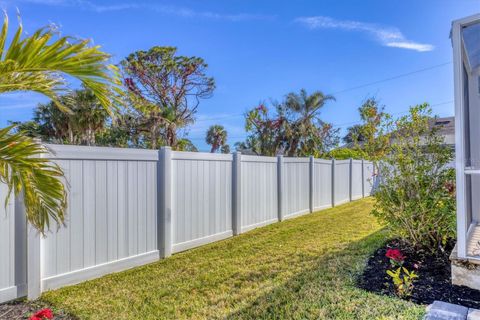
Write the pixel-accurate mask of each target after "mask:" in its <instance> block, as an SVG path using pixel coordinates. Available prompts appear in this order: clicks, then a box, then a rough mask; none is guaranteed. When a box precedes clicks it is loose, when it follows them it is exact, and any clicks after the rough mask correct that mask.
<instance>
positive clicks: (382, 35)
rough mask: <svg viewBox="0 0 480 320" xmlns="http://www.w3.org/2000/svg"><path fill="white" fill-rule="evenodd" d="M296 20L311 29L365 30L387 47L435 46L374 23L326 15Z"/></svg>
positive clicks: (419, 47)
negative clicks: (338, 18)
mask: <svg viewBox="0 0 480 320" xmlns="http://www.w3.org/2000/svg"><path fill="white" fill-rule="evenodd" d="M295 22H297V23H300V24H302V25H304V26H306V27H307V28H309V29H340V30H345V31H356V32H364V33H367V34H370V35H371V36H373V37H374V39H375V40H376V41H378V42H379V43H380V44H381V45H383V46H386V47H393V48H402V49H408V50H415V51H419V52H425V51H432V50H433V49H434V48H435V47H434V46H433V45H431V44H426V43H418V42H414V41H411V40H408V39H407V38H406V37H405V35H404V34H403V33H402V32H401V31H400V30H399V29H398V28H395V27H388V26H381V25H378V24H374V23H365V22H360V21H350V20H336V19H333V18H331V17H325V16H314V17H300V18H297V19H295Z"/></svg>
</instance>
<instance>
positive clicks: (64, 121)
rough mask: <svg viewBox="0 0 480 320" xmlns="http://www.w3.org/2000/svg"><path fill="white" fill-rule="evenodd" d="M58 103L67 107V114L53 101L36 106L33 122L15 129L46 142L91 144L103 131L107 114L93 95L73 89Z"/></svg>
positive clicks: (19, 124) (89, 92)
mask: <svg viewBox="0 0 480 320" xmlns="http://www.w3.org/2000/svg"><path fill="white" fill-rule="evenodd" d="M59 101H60V102H61V103H62V104H63V105H64V106H66V107H68V109H69V112H68V113H67V112H63V111H62V110H60V109H58V107H57V105H56V104H55V103H54V102H53V101H50V102H48V103H45V104H39V105H38V106H37V108H36V109H35V111H34V118H33V120H32V121H29V122H24V123H18V130H19V131H21V132H24V133H25V134H27V135H28V136H31V137H37V138H40V139H42V140H43V141H46V142H52V143H60V144H62V143H67V144H81V145H89V146H91V145H95V144H96V137H97V135H99V134H100V133H101V132H103V131H104V129H105V126H106V120H107V118H108V112H107V110H106V109H105V108H104V107H103V106H102V105H100V102H99V100H98V99H97V98H96V97H95V95H94V94H93V92H92V91H91V90H90V89H84V90H76V91H74V92H73V93H70V94H68V95H65V96H61V97H60V98H59Z"/></svg>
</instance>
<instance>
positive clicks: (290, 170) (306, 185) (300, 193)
mask: <svg viewBox="0 0 480 320" xmlns="http://www.w3.org/2000/svg"><path fill="white" fill-rule="evenodd" d="M282 183H283V195H282V196H283V198H282V203H283V204H282V207H283V210H284V217H285V218H290V217H294V216H297V215H300V214H303V213H307V212H309V211H310V203H309V190H310V159H309V158H284V162H283V181H282Z"/></svg>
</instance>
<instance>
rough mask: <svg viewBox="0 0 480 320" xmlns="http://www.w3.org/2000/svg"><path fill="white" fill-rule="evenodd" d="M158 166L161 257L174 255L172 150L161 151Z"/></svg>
mask: <svg viewBox="0 0 480 320" xmlns="http://www.w3.org/2000/svg"><path fill="white" fill-rule="evenodd" d="M159 155H160V157H159V160H160V161H159V166H158V185H157V188H158V193H159V194H158V200H159V201H158V219H157V226H158V229H157V230H158V231H157V232H158V236H157V237H158V238H157V239H158V248H159V250H160V256H161V257H163V258H165V257H169V256H171V255H172V218H173V217H172V149H171V148H170V147H162V148H161V149H160V154H159Z"/></svg>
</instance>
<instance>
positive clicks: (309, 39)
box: [0, 0, 480, 150]
mask: <svg viewBox="0 0 480 320" xmlns="http://www.w3.org/2000/svg"><path fill="white" fill-rule="evenodd" d="M0 5H1V7H3V8H4V9H6V10H7V12H8V13H9V14H10V16H11V20H15V19H13V17H14V15H15V10H16V9H15V8H18V9H19V10H20V12H21V17H22V20H23V24H24V26H25V29H26V30H27V31H30V32H32V31H34V30H35V29H37V28H38V27H41V26H44V25H46V24H48V23H51V22H53V23H55V24H57V25H59V26H60V27H61V32H62V33H63V34H66V35H72V36H78V37H81V38H91V39H93V41H94V43H95V44H99V45H101V46H102V47H103V49H104V50H105V51H107V52H108V53H110V54H112V55H113V62H118V61H120V60H121V59H122V58H124V57H125V56H126V55H128V54H129V53H130V52H133V51H135V50H146V49H148V48H150V47H152V46H155V45H160V46H163V45H165V46H167V45H168V46H176V47H178V52H179V54H182V55H195V56H200V57H202V58H204V59H205V61H206V62H207V63H208V64H209V68H208V73H209V75H211V76H213V77H214V78H215V79H216V83H217V89H216V90H215V93H214V96H213V98H211V99H209V100H205V101H202V103H201V104H200V107H199V112H198V117H197V118H198V120H197V123H196V124H195V125H194V126H193V127H192V128H191V129H190V130H189V133H188V135H189V138H190V139H192V141H193V142H194V143H195V144H196V145H197V146H198V147H200V149H202V150H206V149H207V147H206V145H205V143H204V136H205V131H206V130H207V128H208V126H209V125H211V124H214V123H218V124H222V125H224V126H225V127H226V128H227V130H228V132H229V136H230V139H229V140H230V141H229V142H230V143H232V144H233V143H234V142H236V141H239V140H242V139H243V138H244V137H245V132H244V121H243V117H242V114H243V113H244V112H245V111H246V110H247V109H249V108H251V107H253V106H256V105H257V104H258V103H259V102H268V101H269V100H270V99H276V100H280V99H282V97H283V96H284V95H285V94H286V93H288V92H291V91H298V90H300V89H301V88H305V89H307V91H309V92H311V91H314V90H321V91H323V92H324V93H327V94H334V95H335V97H336V99H337V100H336V101H335V102H331V103H328V104H327V105H326V106H325V107H324V109H323V111H322V117H323V119H324V120H325V121H329V122H332V123H333V124H334V125H335V126H337V127H339V128H341V129H342V132H343V131H344V129H345V128H346V127H347V126H349V125H352V124H354V123H356V122H358V120H359V116H358V111H357V109H358V107H359V105H360V104H361V102H362V100H364V99H365V98H367V97H369V96H372V95H374V96H376V97H377V98H378V99H380V100H381V102H382V103H383V104H385V105H386V110H387V111H388V112H390V113H392V114H394V115H400V114H401V113H402V112H405V111H406V110H407V109H408V107H409V106H410V105H413V104H418V103H423V102H429V103H430V104H432V105H433V109H434V111H435V113H436V114H438V115H440V116H447V115H453V112H454V111H453V102H452V100H453V76H452V65H451V63H450V62H451V59H452V54H451V44H450V39H449V31H450V24H451V21H452V20H454V19H457V18H460V17H463V16H467V15H471V14H474V13H478V12H480V0H422V1H418V0H417V1H413V0H412V1H385V0H382V1H377V0H375V1H370V0H365V1H339V0H328V1H313V0H312V1H301V0H299V1H278V0H277V1H259V0H255V1H254V0H250V1H247V0H238V1H232V0H229V1H219V0H217V1H213V0H207V1H199V0H196V1H195V0H190V1H131V0H117V1H87V0H15V1H14V0H11V1H1V0H0ZM423 69H427V70H426V71H423V72H416V73H413V74H410V75H408V76H404V77H399V78H396V79H393V80H389V81H380V80H384V79H389V78H392V77H395V76H398V75H404V74H408V73H411V72H412V71H416V70H423ZM371 83H374V84H372V85H365V84H371ZM355 88H356V89H355ZM39 101H45V99H44V98H43V97H40V96H36V95H33V94H28V93H16V94H9V95H3V96H2V97H0V126H3V125H5V124H6V123H7V121H8V120H28V119H30V118H31V116H32V109H33V108H34V106H35V105H36V104H37V103H38V102H39Z"/></svg>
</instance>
